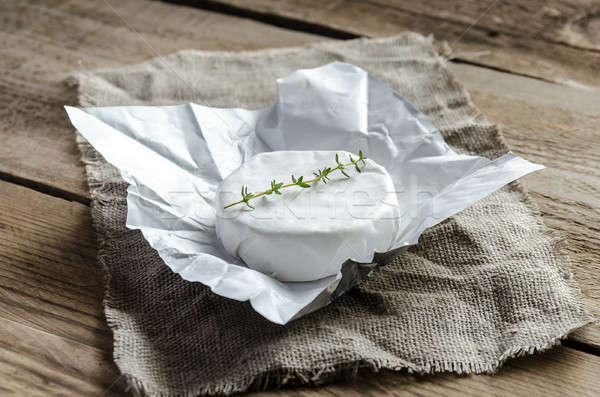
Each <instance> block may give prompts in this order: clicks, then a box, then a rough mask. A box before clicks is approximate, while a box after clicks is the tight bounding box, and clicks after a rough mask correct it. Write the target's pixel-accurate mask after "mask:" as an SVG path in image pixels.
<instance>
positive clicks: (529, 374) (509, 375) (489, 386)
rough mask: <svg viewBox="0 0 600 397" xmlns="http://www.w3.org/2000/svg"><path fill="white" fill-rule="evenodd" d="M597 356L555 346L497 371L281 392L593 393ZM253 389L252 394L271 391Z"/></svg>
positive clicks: (307, 396) (305, 395) (376, 378)
mask: <svg viewBox="0 0 600 397" xmlns="http://www.w3.org/2000/svg"><path fill="white" fill-rule="evenodd" d="M599 365H600V357H597V356H593V355H591V354H586V353H582V352H579V351H576V350H572V349H568V348H564V347H560V348H557V349H554V350H552V351H550V352H548V353H545V354H543V355H538V356H533V357H526V358H520V359H515V360H512V361H509V362H508V363H507V365H505V366H504V367H503V368H502V369H501V370H500V372H499V373H498V375H493V376H489V375H482V376H455V375H438V376H412V375H403V374H398V373H391V372H383V373H380V374H371V373H364V374H361V375H360V376H359V377H358V378H357V379H356V380H355V381H354V382H345V383H338V384H334V385H330V386H326V387H324V388H320V389H308V388H303V389H296V390H290V391H289V392H286V395H291V396H297V397H314V396H321V395H325V394H326V395H328V396H334V397H338V396H339V397H363V396H419V397H426V396H432V397H434V396H514V395H519V396H561V395H562V396H573V395H577V396H590V397H592V396H596V395H597V393H598V388H599V387H600V380H599V378H598V376H597V374H598V370H599V369H600V367H599ZM275 395H277V393H275V392H263V393H252V394H250V395H249V396H252V397H268V396H275Z"/></svg>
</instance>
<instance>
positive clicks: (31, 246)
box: [0, 181, 112, 350]
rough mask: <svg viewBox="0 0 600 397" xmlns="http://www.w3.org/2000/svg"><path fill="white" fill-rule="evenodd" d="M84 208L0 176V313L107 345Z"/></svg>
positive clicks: (79, 339) (99, 285)
mask: <svg viewBox="0 0 600 397" xmlns="http://www.w3.org/2000/svg"><path fill="white" fill-rule="evenodd" d="M103 290H104V289H103V286H102V274H101V270H100V269H99V268H98V266H97V261H96V237H95V233H94V230H93V228H92V221H91V216H90V209H89V207H87V206H85V205H83V204H80V203H76V202H70V201H66V200H63V199H59V198H55V197H51V196H48V195H45V194H42V193H38V192H36V191H34V190H31V189H27V188H24V187H21V186H18V185H14V184H11V183H8V182H3V181H0V317H2V318H5V319H10V320H12V321H16V322H19V323H21V324H24V325H27V326H29V327H33V328H36V329H39V330H43V331H45V332H49V333H52V334H56V335H60V336H63V337H65V338H68V339H70V340H74V341H77V342H78V343H81V344H85V345H89V346H94V347H96V348H100V349H103V350H110V346H111V345H112V335H111V332H110V330H109V329H108V327H107V325H106V320H105V319H104V314H103V312H102V304H101V302H102V295H103Z"/></svg>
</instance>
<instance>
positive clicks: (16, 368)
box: [0, 314, 124, 396]
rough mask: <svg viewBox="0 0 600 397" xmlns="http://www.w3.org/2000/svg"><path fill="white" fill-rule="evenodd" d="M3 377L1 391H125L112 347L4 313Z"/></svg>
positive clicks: (0, 335)
mask: <svg viewBox="0 0 600 397" xmlns="http://www.w3.org/2000/svg"><path fill="white" fill-rule="evenodd" d="M0 317H2V314H0ZM0 378H2V384H1V385H0V394H1V395H23V396H25V395H27V396H48V395H61V396H67V395H69V396H81V395H96V396H99V395H104V396H111V395H123V394H124V393H123V392H124V380H123V379H122V378H121V376H120V374H119V371H118V369H117V368H116V366H115V365H114V364H113V363H112V361H111V359H110V352H106V351H102V350H98V349H95V348H92V347H89V346H85V345H81V344H79V343H77V342H74V341H71V340H68V339H65V338H62V337H59V336H56V335H53V334H50V333H47V332H43V331H40V330H37V329H34V328H31V327H28V326H26V325H23V324H20V323H18V322H14V321H12V320H8V319H5V318H1V319H0ZM103 393H104V394H103Z"/></svg>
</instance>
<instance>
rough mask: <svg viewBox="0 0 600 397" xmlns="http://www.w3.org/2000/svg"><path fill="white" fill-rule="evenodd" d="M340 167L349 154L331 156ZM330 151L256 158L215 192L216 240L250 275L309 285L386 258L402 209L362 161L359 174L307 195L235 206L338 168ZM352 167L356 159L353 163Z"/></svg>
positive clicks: (294, 191) (380, 172)
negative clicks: (351, 265) (348, 264)
mask: <svg viewBox="0 0 600 397" xmlns="http://www.w3.org/2000/svg"><path fill="white" fill-rule="evenodd" d="M337 154H338V155H339V159H340V161H341V162H343V163H348V162H349V156H350V155H351V154H350V153H348V152H344V151H339V152H337ZM335 155H336V152H333V151H275V152H266V153H261V154H258V155H256V156H254V157H252V158H251V159H250V160H248V161H247V162H245V163H244V164H242V166H240V167H239V168H238V169H237V170H235V171H234V172H232V173H231V174H230V175H229V176H228V177H227V178H226V179H225V180H224V181H223V182H222V183H221V185H220V186H219V188H218V190H217V192H216V200H215V201H216V203H215V205H216V208H217V220H216V233H217V236H218V238H219V240H220V241H221V243H222V244H223V246H224V247H225V249H226V250H227V251H228V252H229V253H230V254H232V255H234V256H236V257H238V258H240V259H242V260H243V261H244V263H245V264H246V265H247V266H248V267H249V268H251V269H254V270H257V271H259V272H262V273H264V274H267V275H269V276H271V277H274V278H276V279H278V280H280V281H284V282H291V281H313V280H318V279H321V278H323V277H328V276H332V275H335V274H337V273H338V272H339V271H340V269H341V266H342V264H343V263H344V262H345V261H346V260H348V259H351V260H353V261H356V262H362V263H369V262H371V261H372V260H373V254H374V253H375V252H385V251H388V250H389V249H390V248H391V246H392V242H393V241H394V238H395V236H396V234H397V232H398V230H399V227H400V221H401V219H400V213H401V211H400V208H399V204H398V199H397V196H396V192H395V189H394V184H393V182H392V179H391V177H390V176H389V174H388V173H387V171H386V170H385V169H384V168H383V167H382V166H380V165H378V164H377V163H375V162H374V161H372V160H370V159H367V160H366V164H365V165H361V170H362V172H361V173H358V172H357V171H356V170H355V169H354V167H346V168H345V169H344V171H346V173H347V174H348V175H350V178H347V177H345V176H344V175H343V174H342V173H341V172H340V171H339V170H338V171H335V172H333V173H331V174H330V181H328V183H327V184H324V183H323V182H317V183H312V184H311V185H313V186H312V187H310V188H300V187H298V186H292V187H288V188H285V189H281V193H282V195H276V194H271V195H265V196H262V197H259V198H256V199H252V200H250V204H251V205H252V206H254V207H255V209H254V210H252V209H250V208H248V207H247V206H246V205H245V204H244V203H241V204H237V205H235V206H233V207H230V208H226V209H225V208H223V207H224V206H226V205H228V204H230V203H232V202H235V201H238V200H239V199H240V198H241V196H240V190H241V187H242V185H244V186H247V187H248V192H252V193H255V194H257V193H260V192H263V191H265V190H267V189H269V188H270V181H271V180H273V179H274V180H276V181H277V182H284V184H288V183H291V182H292V181H291V175H292V174H293V175H294V176H296V177H299V176H301V175H302V176H304V180H310V179H312V178H314V175H313V172H315V171H317V170H318V169H319V168H323V167H331V168H334V167H335V166H336V163H335ZM352 157H353V158H354V159H356V158H357V157H358V156H356V155H352Z"/></svg>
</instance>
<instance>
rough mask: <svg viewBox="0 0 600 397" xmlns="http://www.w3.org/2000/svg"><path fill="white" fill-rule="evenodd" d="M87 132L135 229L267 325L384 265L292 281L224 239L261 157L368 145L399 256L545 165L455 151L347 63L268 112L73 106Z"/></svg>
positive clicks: (282, 82)
mask: <svg viewBox="0 0 600 397" xmlns="http://www.w3.org/2000/svg"><path fill="white" fill-rule="evenodd" d="M65 109H66V111H67V113H68V115H69V118H70V119H71V122H72V123H73V125H74V126H75V127H76V128H77V130H78V131H79V132H80V133H81V134H82V135H83V136H84V137H85V138H86V139H87V140H88V141H89V143H90V144H91V145H92V146H93V147H94V148H95V149H96V150H97V151H98V152H100V153H101V154H102V155H103V156H104V158H105V159H106V160H107V161H108V162H110V163H111V164H113V165H114V166H115V167H116V168H117V169H118V170H119V172H120V173H121V176H122V177H123V179H124V180H125V181H126V182H127V183H129V184H130V186H129V188H128V195H127V206H128V212H127V227H129V228H131V229H139V230H140V231H141V232H142V234H143V235H144V237H145V238H146V240H147V241H148V242H149V244H150V245H151V246H152V247H153V248H154V249H156V250H157V252H158V254H159V255H160V257H161V258H162V259H163V260H164V262H165V263H166V264H167V265H168V266H169V267H170V268H171V269H172V270H173V271H174V272H176V273H178V274H180V275H181V277H183V278H184V279H185V280H188V281H192V282H201V283H202V284H204V285H206V286H208V287H210V288H211V290H212V291H213V292H214V293H216V294H219V295H221V296H224V297H227V298H231V299H236V300H240V301H246V300H249V301H250V304H251V305H252V307H253V308H254V309H255V310H256V311H257V312H258V313H260V314H261V315H263V316H264V317H265V318H267V319H268V320H270V321H272V322H275V323H278V324H285V323H287V322H288V321H290V320H292V319H294V318H298V317H300V316H302V315H304V314H307V313H309V312H311V311H313V310H316V309H318V308H319V307H322V306H325V305H326V304H328V303H329V302H331V301H332V300H333V299H335V298H336V297H337V296H339V295H340V294H342V293H343V292H345V291H346V290H348V289H349V288H351V287H353V286H354V285H356V284H357V283H360V282H361V281H362V280H363V279H364V278H365V277H368V275H369V274H370V272H371V271H372V270H373V268H374V265H373V264H357V263H353V262H346V263H344V265H343V266H342V270H341V271H340V273H339V274H337V275H336V276H332V277H327V278H323V279H320V280H317V281H312V282H288V283H282V282H280V281H277V280H275V279H273V278H271V277H269V276H267V275H265V274H262V273H260V272H257V271H255V270H252V269H249V268H248V267H246V266H245V265H244V263H243V262H241V261H240V260H239V259H238V258H235V257H233V256H231V255H229V254H228V253H227V252H226V251H225V249H224V248H223V247H222V245H221V244H220V243H219V241H218V239H217V236H216V233H215V208H214V201H215V192H216V190H217V188H218V186H219V183H220V182H221V181H222V180H223V179H224V178H225V177H226V176H227V175H229V174H230V173H231V172H232V171H234V170H235V169H236V168H237V167H239V166H240V165H241V164H242V163H243V162H245V161H246V160H248V159H249V158H250V157H252V156H253V155H254V154H257V153H261V152H264V151H273V150H346V151H349V152H352V153H357V152H358V151H359V150H361V149H362V150H363V151H364V152H365V153H367V155H368V157H369V158H371V159H373V160H374V161H376V162H377V163H378V164H380V165H382V166H384V167H385V168H386V169H387V170H388V172H389V174H390V175H391V177H392V179H393V180H394V184H395V188H396V194H397V195H398V200H399V202H400V203H403V211H404V213H403V220H404V222H403V224H402V226H401V228H400V230H399V232H398V233H397V235H396V236H395V239H394V245H393V248H394V249H403V248H404V247H407V246H409V245H412V244H416V243H417V241H418V238H419V236H420V235H421V233H422V232H423V231H424V230H425V229H426V228H428V227H431V226H433V225H435V224H437V223H439V222H441V221H443V220H444V219H446V218H448V217H449V216H452V215H453V214H455V213H457V212H459V211H461V210H463V209H464V208H466V207H468V206H469V205H471V204H473V203H474V202H476V201H477V200H479V199H481V198H483V197H485V196H487V195H489V194H491V193H492V192H494V191H495V190H497V189H499V188H501V187H502V186H504V185H506V184H507V183H509V182H511V181H513V180H515V179H517V178H519V177H521V176H523V175H525V174H528V173H530V172H532V171H535V170H539V169H542V168H544V167H543V166H541V165H538V164H534V163H531V162H528V161H526V160H523V159H521V158H519V157H517V156H515V155H514V154H512V153H508V154H506V155H504V156H502V157H500V158H497V159H495V160H493V161H492V160H488V159H486V158H483V157H478V156H467V155H462V154H457V153H455V152H454V151H453V150H452V149H451V148H450V147H449V146H448V145H447V144H446V143H445V142H444V140H443V138H442V136H441V135H440V133H439V132H438V131H437V130H436V129H435V127H434V126H433V125H432V124H431V123H430V122H429V121H428V120H427V118H426V117H425V116H424V115H423V114H422V113H420V112H419V111H417V110H416V109H415V108H414V107H413V106H412V105H411V104H410V103H409V102H408V101H407V100H406V99H404V98H403V97H402V96H401V95H399V94H398V93H396V92H394V91H393V90H392V89H391V88H389V87H388V86H386V85H385V84H383V83H382V82H380V81H378V80H376V79H375V78H373V77H372V76H369V74H368V73H367V72H366V71H364V70H362V69H360V68H358V67H356V66H354V65H351V64H347V63H340V62H334V63H331V64H328V65H325V66H322V67H319V68H315V69H307V70H298V71H296V72H294V73H292V74H291V75H289V76H287V77H284V78H281V79H278V80H277V100H276V102H275V104H273V105H272V106H269V107H267V108H265V109H260V110H245V109H221V108H211V107H207V106H202V105H198V104H194V103H189V104H184V105H178V106H118V107H90V108H75V107H68V106H67V107H65Z"/></svg>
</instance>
